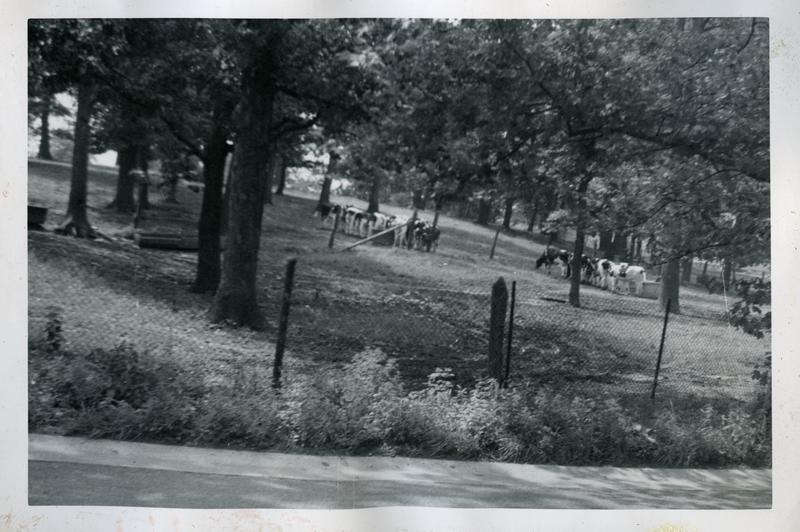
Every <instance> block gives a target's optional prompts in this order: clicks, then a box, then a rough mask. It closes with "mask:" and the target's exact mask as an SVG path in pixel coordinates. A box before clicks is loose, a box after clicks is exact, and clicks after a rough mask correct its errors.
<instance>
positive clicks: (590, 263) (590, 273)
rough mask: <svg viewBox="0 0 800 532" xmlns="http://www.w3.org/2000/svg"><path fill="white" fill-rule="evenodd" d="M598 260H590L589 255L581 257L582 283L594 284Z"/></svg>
mask: <svg viewBox="0 0 800 532" xmlns="http://www.w3.org/2000/svg"><path fill="white" fill-rule="evenodd" d="M596 263H597V259H592V258H589V257H588V256H587V255H581V282H582V283H585V284H594V278H595V275H596V274H597V272H596V271H595V264H596Z"/></svg>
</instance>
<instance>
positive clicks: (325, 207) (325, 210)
mask: <svg viewBox="0 0 800 532" xmlns="http://www.w3.org/2000/svg"><path fill="white" fill-rule="evenodd" d="M343 210H344V208H343V207H342V206H341V205H338V204H336V203H318V204H317V207H316V208H315V209H314V215H316V214H317V213H319V217H320V220H322V222H327V223H329V224H330V225H331V226H333V221H334V219H335V218H336V215H337V214H341V213H342V211H343Z"/></svg>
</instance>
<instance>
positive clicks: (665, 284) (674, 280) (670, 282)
mask: <svg viewBox="0 0 800 532" xmlns="http://www.w3.org/2000/svg"><path fill="white" fill-rule="evenodd" d="M680 270H681V261H680V259H678V258H674V259H670V261H669V262H667V263H666V264H664V265H663V267H662V268H661V294H660V295H659V297H658V301H659V303H661V308H664V309H666V308H667V300H672V302H671V303H670V312H674V313H676V314H679V313H680V310H681V307H680V304H679V301H678V295H679V293H680V285H681V283H680Z"/></svg>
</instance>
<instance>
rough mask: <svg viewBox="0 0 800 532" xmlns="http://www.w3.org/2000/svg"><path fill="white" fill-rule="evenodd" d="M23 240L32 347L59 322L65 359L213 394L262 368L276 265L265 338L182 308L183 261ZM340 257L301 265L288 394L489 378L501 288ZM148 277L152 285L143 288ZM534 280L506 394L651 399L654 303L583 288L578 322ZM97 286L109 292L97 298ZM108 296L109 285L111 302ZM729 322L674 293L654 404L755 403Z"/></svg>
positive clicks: (658, 317) (272, 325)
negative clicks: (367, 352) (387, 382)
mask: <svg viewBox="0 0 800 532" xmlns="http://www.w3.org/2000/svg"><path fill="white" fill-rule="evenodd" d="M290 237H291V235H288V236H287V242H290V241H291V240H290ZM32 238H34V239H36V245H35V246H34V247H33V249H32V251H31V253H32V254H33V255H34V258H35V259H36V262H37V266H36V267H35V268H32V269H31V271H30V280H29V283H30V287H31V288H30V305H29V317H30V320H29V321H30V325H29V335H30V336H31V337H32V338H36V337H42V335H43V334H44V330H45V328H46V326H47V323H48V320H50V319H51V314H52V311H53V310H52V309H53V308H56V309H57V311H58V313H59V315H60V316H61V318H60V319H61V320H62V321H63V322H64V324H63V329H64V337H65V340H66V342H67V343H68V344H69V346H70V348H72V349H76V350H89V349H96V348H104V349H108V348H111V347H113V346H114V345H117V344H119V343H120V342H127V343H129V344H131V345H133V346H134V347H136V348H137V349H140V350H147V351H150V352H154V353H156V354H158V353H163V356H173V357H175V356H177V357H178V358H183V359H184V360H185V361H186V363H187V367H189V368H193V370H196V371H203V372H205V373H206V374H207V375H208V377H207V378H208V379H211V380H213V379H218V378H222V376H223V375H224V374H226V372H230V371H232V369H231V367H232V366H236V367H245V368H247V367H256V366H258V367H269V366H270V365H271V364H272V356H273V351H274V348H273V344H274V342H275V337H276V334H277V329H278V327H277V323H278V320H279V316H280V309H281V294H282V290H283V284H284V270H283V266H284V263H283V262H282V261H275V262H274V263H272V264H270V265H266V264H265V265H264V268H265V273H264V275H262V276H261V278H260V280H259V289H260V290H261V291H262V293H261V294H259V300H260V301H261V303H262V307H263V311H264V313H265V315H266V317H267V323H268V327H267V330H265V331H262V332H249V331H246V330H243V329H233V328H228V327H224V326H215V325H211V324H209V323H208V320H207V319H206V317H205V311H206V310H207V308H208V301H209V300H208V296H201V295H196V294H191V293H189V291H188V286H183V285H187V284H188V283H187V279H186V272H187V271H191V269H192V268H193V266H194V261H195V257H194V254H192V253H178V252H172V253H165V252H162V251H145V250H140V249H138V248H133V246H131V247H124V246H117V247H115V246H113V245H111V244H104V243H85V242H80V241H75V240H66V239H63V238H59V237H54V236H52V235H48V234H41V235H34V236H33V237H32ZM76 246H77V249H76ZM289 251H292V250H291V249H290V250H289ZM388 252H389V251H388V250H387V253H388ZM394 253H398V254H404V255H411V254H420V252H417V251H411V250H397V251H394ZM75 254H79V255H81V261H80V263H77V262H76V263H74V264H72V263H71V262H70V259H69V257H70V256H72V255H75ZM336 255H339V256H345V254H336V253H331V254H318V255H309V256H301V258H300V259H299V261H298V264H297V271H296V275H295V279H294V289H293V293H292V298H291V310H290V314H289V318H288V329H287V340H286V344H287V357H286V364H287V365H288V367H287V368H286V369H285V370H284V378H288V379H291V378H292V371H293V369H292V367H293V365H294V366H297V367H298V368H299V367H300V366H302V365H303V364H305V363H308V364H344V363H346V362H347V361H348V360H350V358H351V357H352V355H353V354H354V353H357V352H358V351H360V350H363V349H366V348H370V347H377V348H380V349H382V350H383V351H384V352H385V353H386V354H387V355H389V356H390V357H393V358H394V359H396V360H397V363H398V367H399V370H400V372H401V375H402V379H403V382H404V384H405V385H406V386H407V387H408V388H409V389H412V390H413V389H421V388H423V387H424V386H425V385H426V383H427V379H428V376H429V375H430V374H432V373H434V372H436V371H437V368H449V370H450V371H452V373H453V375H454V380H455V383H456V384H459V385H463V386H470V385H473V384H474V383H475V382H476V381H477V380H479V379H480V378H482V377H485V376H487V375H488V367H489V358H488V353H489V342H490V340H489V338H490V330H489V322H490V312H491V286H492V283H493V282H494V281H495V280H496V278H491V279H490V278H487V277H485V276H484V277H482V278H469V279H457V278H452V279H450V280H443V279H441V278H440V279H434V278H433V277H431V278H427V279H426V278H420V277H417V276H413V275H403V274H402V272H400V273H392V272H390V271H385V270H384V271H380V272H379V273H377V274H376V273H375V271H372V270H369V271H368V270H365V269H361V268H360V267H359V266H358V265H357V261H356V262H354V263H353V264H354V266H353V267H352V269H350V270H347V271H346V272H345V273H342V269H341V268H338V269H332V268H331V267H330V264H329V263H327V262H326V261H325V260H323V259H324V258H325V257H334V256H336ZM425 255H426V256H432V255H433V254H425ZM420 256H422V255H420ZM59 257H60V259H59ZM154 267H155V268H156V269H157V270H158V271H159V272H160V275H158V276H152V277H151V276H150V273H149V272H150V271H152V269H153V268H154ZM531 275H533V277H532V276H531ZM539 275H542V276H544V275H545V274H543V273H536V274H530V272H527V273H526V274H525V275H519V276H513V275H509V276H506V278H505V281H506V283H507V285H508V287H509V289H510V287H511V282H512V281H516V294H515V296H516V297H515V301H514V322H513V336H512V338H511V342H510V349H509V348H508V347H509V346H508V343H507V342H508V336H507V335H508V330H509V327H508V318H507V317H506V320H505V328H504V334H505V335H506V336H505V337H504V340H503V352H504V356H510V360H509V361H508V366H509V384H510V385H512V386H516V385H525V384H527V385H533V386H540V387H548V388H550V389H554V390H556V391H558V392H559V393H562V394H567V395H574V396H581V397H603V396H606V395H611V396H615V397H628V398H643V399H646V398H649V395H650V393H651V390H652V387H653V379H654V373H655V368H656V361H657V358H658V354H659V347H660V343H661V335H662V330H663V327H664V311H663V309H662V308H661V306H660V305H659V303H658V302H657V301H655V300H650V299H644V298H639V297H634V296H627V295H621V294H616V293H612V292H609V291H606V290H601V289H599V288H596V287H591V286H582V289H581V306H580V308H575V307H572V306H570V305H569V304H568V303H566V301H567V299H568V290H569V285H568V282H567V281H566V280H563V281H562V282H560V283H556V284H553V283H552V282H551V283H549V284H541V283H538V282H537V278H538V277H537V276H539ZM94 276H98V277H106V278H111V279H112V281H113V282H111V283H108V282H103V283H94V282H93V281H92V279H93V278H94ZM440 277H441V276H440ZM554 277H555V275H554ZM551 281H552V279H551ZM114 283H118V284H119V285H120V287H119V289H118V290H115V289H114V288H113V286H114ZM125 283H133V285H134V286H135V290H141V291H146V292H147V293H146V294H144V295H148V294H150V295H152V296H153V297H137V296H135V295H132V289H126V288H125V287H124V286H122V285H124V284H125ZM176 285H177V286H178V289H176ZM100 286H102V287H103V288H102V289H100V288H99V287H100ZM110 287H111V288H110ZM133 293H134V294H135V293H136V292H135V291H133ZM166 293H169V294H172V295H170V296H165V295H164V294H166ZM170 298H172V299H170ZM725 315H726V308H725V302H724V300H723V299H722V297H721V296H716V295H715V296H709V295H707V294H704V293H702V292H701V291H699V290H686V291H683V292H682V293H681V300H680V314H671V315H670V316H669V322H668V324H667V327H666V336H665V338H664V348H663V356H662V361H661V368H660V375H659V380H658V387H657V390H656V394H657V395H658V396H660V397H668V398H670V397H697V398H702V399H706V400H741V401H747V400H750V399H752V398H754V397H755V395H756V394H757V393H758V384H757V383H756V382H755V381H754V380H753V379H752V378H751V374H752V371H753V368H754V366H755V365H756V364H757V363H758V361H759V360H761V357H762V355H763V354H764V352H766V351H768V350H769V344H768V339H767V340H758V339H755V338H753V337H751V336H748V335H746V334H744V333H742V332H741V331H739V330H737V329H734V328H732V327H731V326H730V325H729V324H728V322H727V321H726V318H725ZM504 364H505V361H504ZM298 371H299V369H298Z"/></svg>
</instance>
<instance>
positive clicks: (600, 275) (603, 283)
mask: <svg viewBox="0 0 800 532" xmlns="http://www.w3.org/2000/svg"><path fill="white" fill-rule="evenodd" d="M617 268H618V265H617V264H616V263H614V262H611V261H610V260H608V259H600V260H599V261H597V264H596V265H595V272H596V273H597V286H598V287H600V288H602V289H604V290H608V289H609V288H610V289H611V290H613V289H614V287H613V285H612V283H613V280H614V270H616V269H617Z"/></svg>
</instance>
